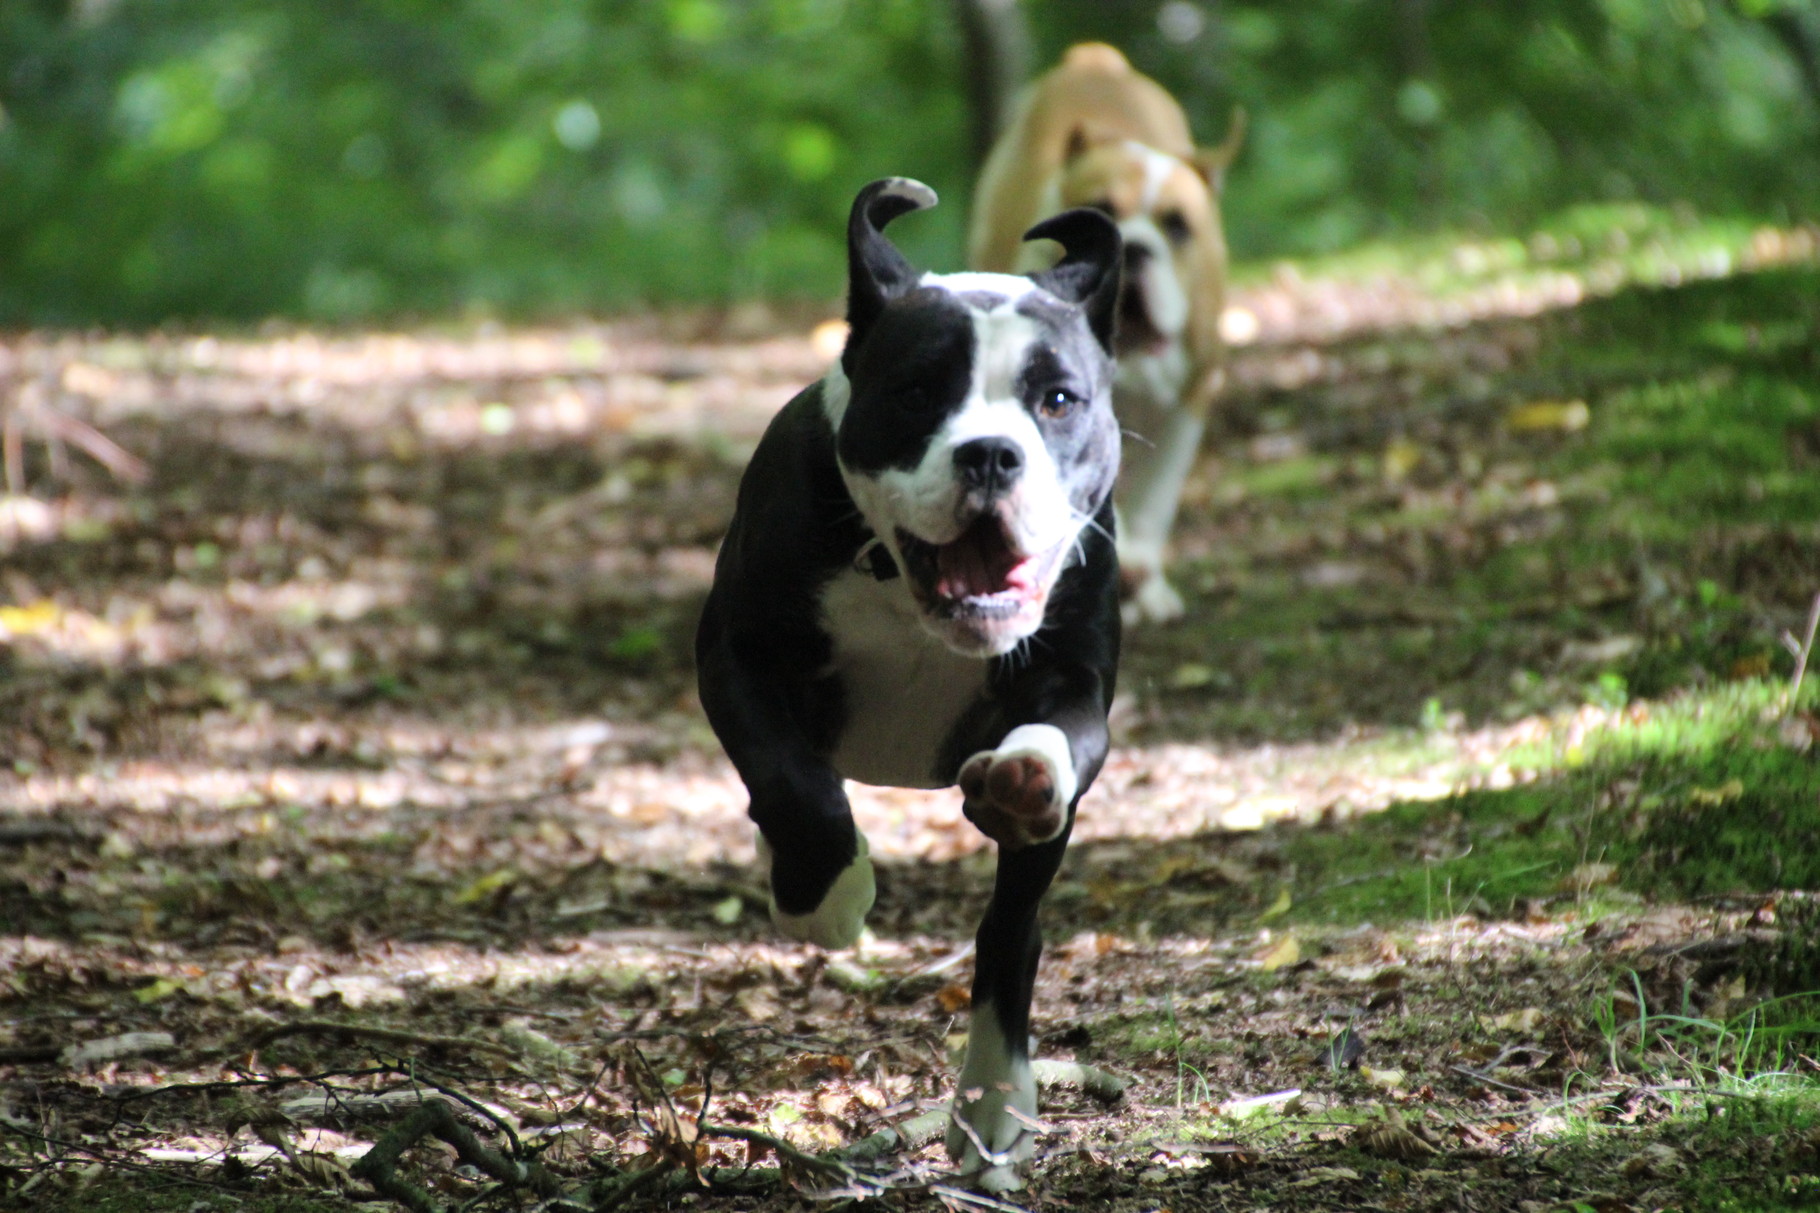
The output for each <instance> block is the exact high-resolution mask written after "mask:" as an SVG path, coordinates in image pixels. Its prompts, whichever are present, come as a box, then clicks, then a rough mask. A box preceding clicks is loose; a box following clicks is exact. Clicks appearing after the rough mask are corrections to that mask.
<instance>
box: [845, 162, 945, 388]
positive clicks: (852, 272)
mask: <svg viewBox="0 0 1820 1213" xmlns="http://www.w3.org/2000/svg"><path fill="white" fill-rule="evenodd" d="M934 205H935V191H934V190H932V189H930V188H929V187H928V186H926V185H924V184H923V183H922V182H920V181H912V180H910V178H908V177H886V178H884V179H883V180H879V181H874V182H873V183H872V184H871V185H868V186H867V187H866V188H865V189H862V190H861V191H860V192H859V197H857V198H855V199H854V200H853V212H852V214H851V215H849V216H848V218H847V329H848V335H847V350H848V353H844V354H842V355H841V363H842V365H843V366H846V367H847V369H848V370H849V371H851V370H852V369H853V368H852V367H851V366H847V360H848V356H849V354H850V353H851V351H853V350H854V349H856V348H857V347H858V345H859V342H860V339H861V338H862V337H864V336H865V333H866V330H867V329H868V328H870V327H872V322H873V321H874V320H876V319H878V314H879V313H880V312H881V311H883V310H884V308H885V304H886V303H888V302H890V301H891V300H892V299H895V298H897V297H898V296H899V295H902V294H904V293H905V292H906V291H908V290H909V289H910V288H911V287H913V286H915V285H916V280H917V277H918V275H917V272H916V270H914V269H913V268H911V265H910V263H909V262H908V261H905V260H904V255H903V254H902V253H900V252H898V251H897V246H896V245H894V244H892V243H891V242H890V241H889V240H887V239H885V236H884V233H883V232H882V231H881V230H880V229H882V228H883V227H884V226H885V225H886V224H887V223H890V222H891V221H892V220H893V219H895V218H897V217H898V216H899V215H902V214H906V213H908V212H910V211H921V210H927V209H928V208H929V207H932V206H934Z"/></svg>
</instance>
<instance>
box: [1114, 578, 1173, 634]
mask: <svg viewBox="0 0 1820 1213" xmlns="http://www.w3.org/2000/svg"><path fill="white" fill-rule="evenodd" d="M1187 613H1188V604H1187V602H1185V601H1184V600H1183V598H1182V595H1181V593H1180V592H1179V591H1178V590H1177V589H1176V588H1175V587H1174V586H1172V585H1170V584H1169V579H1168V578H1167V577H1165V576H1163V571H1162V570H1161V569H1152V570H1149V571H1148V572H1146V573H1145V574H1143V576H1142V577H1141V579H1140V580H1139V581H1138V582H1137V584H1136V586H1134V587H1133V588H1132V590H1131V592H1130V594H1129V595H1128V596H1127V597H1126V599H1125V602H1124V605H1123V606H1121V607H1120V608H1119V614H1120V616H1121V617H1122V618H1123V620H1124V621H1125V623H1126V624H1127V625H1129V626H1132V627H1136V626H1138V625H1140V624H1146V623H1153V624H1154V623H1169V622H1171V621H1173V620H1176V619H1180V618H1181V617H1182V616H1183V615H1185V614H1187Z"/></svg>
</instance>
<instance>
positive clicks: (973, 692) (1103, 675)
mask: <svg viewBox="0 0 1820 1213" xmlns="http://www.w3.org/2000/svg"><path fill="white" fill-rule="evenodd" d="M933 205H935V193H934V191H932V190H931V189H929V187H928V186H926V185H923V184H921V183H920V182H916V181H909V180H906V179H903V178H890V179H887V180H883V181H876V182H874V183H872V184H871V185H869V186H867V187H866V188H865V189H863V190H862V191H860V194H859V197H858V198H857V199H855V201H854V204H853V212H852V216H851V218H850V219H849V221H848V227H847V245H848V258H849V267H848V273H849V294H848V301H847V318H848V321H849V324H850V333H849V335H848V338H847V345H846V349H845V351H844V352H843V353H842V354H841V358H840V362H839V364H838V365H837V366H835V367H834V368H833V369H832V370H830V371H829V372H828V374H827V376H826V377H825V378H824V379H822V380H821V381H820V382H818V383H816V384H814V385H812V386H810V387H809V388H808V389H806V390H805V391H803V392H801V393H800V394H799V395H797V396H796V398H795V399H793V400H792V401H791V402H790V403H789V404H787V405H785V406H784V408H783V411H782V412H780V413H779V414H778V416H777V418H776V419H775V420H774V421H773V422H772V423H771V426H770V428H769V429H768V430H767V431H766V432H765V435H764V438H763V439H762V440H761V441H760V442H759V445H758V449H757V451H756V452H755V453H754V454H753V456H752V463H751V465H750V466H749V467H748V468H747V470H746V474H745V478H744V480H743V481H742V482H741V484H740V489H739V501H738V507H737V513H736V514H735V516H734V519H733V523H732V527H731V529H730V530H729V531H728V533H727V537H726V541H725V543H724V544H723V545H722V547H721V551H720V557H719V561H718V563H717V564H716V566H715V572H714V588H713V591H712V592H711V593H710V594H709V596H708V602H707V607H706V609H705V611H704V613H703V615H702V621H701V630H700V633H699V634H698V636H697V639H696V658H697V663H698V667H699V673H700V679H701V698H702V705H703V707H705V708H706V709H707V714H708V719H709V721H710V722H711V723H712V724H713V726H714V731H715V732H716V733H717V734H718V735H719V736H720V740H721V744H722V745H724V746H725V747H726V750H727V754H728V756H729V757H731V758H732V760H733V765H734V766H735V767H737V768H738V770H739V774H740V777H741V778H742V779H743V780H745V783H746V788H747V790H748V791H749V792H750V793H751V796H752V805H751V810H750V811H751V815H752V819H753V821H755V822H756V823H757V824H758V828H759V833H760V841H759V853H760V857H761V859H762V860H763V861H764V862H765V863H766V864H767V865H768V867H769V869H770V882H771V886H770V887H771V916H772V919H773V920H774V921H775V922H776V924H777V926H778V927H779V928H780V929H781V930H782V931H783V932H784V933H785V934H787V935H791V936H794V937H795V938H797V939H803V940H808V941H810V942H813V943H817V944H820V945H822V946H823V947H828V948H840V947H846V946H848V945H850V944H852V943H853V942H854V941H855V940H856V939H857V938H858V937H859V934H860V931H861V929H862V928H863V926H864V920H865V916H866V912H867V911H868V910H869V909H870V908H871V906H872V899H873V876H872V861H871V860H870V859H869V858H868V856H867V848H866V840H865V838H864V836H862V835H861V834H860V833H859V832H858V830H857V829H855V827H854V824H853V817H852V813H851V811H850V809H849V807H848V803H847V796H846V793H845V792H844V791H843V789H842V786H841V781H842V780H843V779H856V780H859V781H861V782H864V783H871V784H884V785H889V786H895V787H916V788H940V787H949V786H951V785H954V784H957V783H958V784H959V785H960V788H961V792H962V795H963V797H964V800H963V804H962V811H963V812H964V813H965V814H966V815H967V817H968V818H969V819H970V820H972V821H973V823H974V824H975V825H977V826H978V827H979V828H980V829H981V830H982V831H984V832H985V833H986V834H987V835H988V836H990V837H991V838H993V839H994V840H995V841H996V842H997V843H998V844H999V862H998V876H997V881H996V884H995V886H994V888H993V893H992V902H991V905H990V906H989V907H988V909H987V911H986V916H985V918H984V920H983V921H982V922H981V923H980V928H979V942H978V949H977V955H976V961H975V963H976V973H975V976H974V982H973V1010H972V1021H971V1025H970V1030H969V1033H968V1037H967V1056H966V1061H965V1063H964V1065H963V1066H962V1069H961V1075H960V1081H959V1093H958V1094H957V1095H956V1097H955V1105H954V1120H953V1125H952V1127H951V1129H950V1131H949V1134H948V1152H949V1154H950V1156H951V1157H953V1158H954V1159H955V1160H956V1161H957V1162H958V1163H959V1164H960V1167H961V1170H962V1171H963V1172H965V1173H970V1174H973V1175H974V1176H975V1182H977V1183H978V1184H980V1185H981V1186H982V1187H985V1188H988V1189H1005V1188H1011V1187H1015V1186H1017V1185H1018V1184H1019V1183H1020V1182H1021V1176H1020V1174H1019V1167H1020V1165H1021V1164H1022V1163H1024V1162H1026V1161H1027V1160H1028V1159H1029V1158H1030V1156H1031V1154H1032V1152H1033V1149H1034V1142H1033V1140H1032V1135H1031V1131H1030V1127H1031V1124H1032V1123H1033V1122H1032V1118H1033V1117H1034V1115H1035V1112H1036V1086H1035V1083H1034V1081H1033V1079H1032V1076H1031V1069H1030V1060H1029V1049H1028V1036H1029V1021H1030V998H1031V990H1032V988H1033V986H1034V984H1035V979H1036V962H1037V956H1038V953H1039V952H1040V950H1041V941H1040V939H1039V936H1038V933H1037V925H1036V912H1037V903H1038V902H1039V901H1041V899H1042V897H1043V894H1044V893H1045V892H1046V891H1047V890H1048V888H1049V883H1050V881H1051V880H1052V879H1053V878H1054V876H1055V872H1056V869H1057V867H1058V866H1059V865H1060V863H1061V859H1062V852H1063V849H1064V848H1065V847H1066V846H1067V843H1068V833H1069V829H1070V827H1071V826H1072V824H1073V821H1074V806H1075V803H1076V801H1078V800H1079V799H1080V796H1081V793H1083V792H1085V791H1086V790H1087V786H1088V785H1089V784H1090V783H1092V782H1093V778H1094V776H1095V775H1097V774H1098V773H1099V769H1100V764H1101V762H1102V761H1103V760H1104V759H1105V756H1106V747H1107V732H1106V710H1107V706H1108V705H1109V704H1110V702H1111V700H1112V689H1113V678H1114V675H1115V672H1116V668H1117V663H1118V649H1119V597H1118V566H1117V558H1116V556H1115V554H1114V550H1113V536H1112V527H1113V521H1112V504H1111V496H1112V486H1113V481H1114V479H1115V478H1116V477H1117V475H1118V464H1119V428H1118V423H1117V422H1116V421H1115V420H1114V419H1113V414H1112V398H1111V391H1112V380H1113V364H1112V357H1111V353H1110V351H1111V348H1112V338H1113V331H1112V330H1113V324H1114V319H1115V311H1116V308H1117V303H1118V276H1119V249H1120V244H1119V235H1118V231H1117V229H1116V228H1115V227H1114V226H1113V224H1112V222H1111V221H1110V220H1108V219H1107V218H1106V217H1105V216H1103V215H1101V214H1099V213H1098V212H1095V211H1089V210H1077V211H1070V212H1067V213H1065V214H1062V215H1058V216H1056V217H1054V218H1052V219H1050V220H1048V221H1047V222H1044V223H1042V224H1040V225H1038V226H1037V227H1035V228H1033V229H1031V231H1030V233H1029V237H1028V238H1030V239H1036V238H1039V237H1040V238H1047V239H1050V240H1054V241H1056V242H1058V243H1059V244H1061V245H1062V246H1063V247H1064V248H1065V249H1066V256H1065V258H1064V259H1063V260H1062V261H1061V263H1060V264H1058V265H1057V266H1055V268H1053V269H1051V270H1048V271H1046V272H1044V273H1041V274H1036V275H1034V276H1032V277H1028V278H1024V277H1017V276H1013V275H1009V274H982V273H959V274H947V275H940V274H919V273H918V272H917V271H916V270H914V269H912V268H911V267H910V265H909V264H908V262H906V261H905V259H904V257H903V256H902V254H900V253H899V252H898V250H897V249H896V248H895V247H894V246H893V245H892V244H891V243H890V242H889V241H888V240H886V239H885V237H884V236H883V235H882V234H881V233H880V229H881V228H882V227H884V226H885V225H886V224H887V223H889V222H890V221H891V220H892V219H894V218H896V217H897V216H899V215H901V214H904V213H905V212H908V211H914V210H921V209H923V208H925V207H929V206H933Z"/></svg>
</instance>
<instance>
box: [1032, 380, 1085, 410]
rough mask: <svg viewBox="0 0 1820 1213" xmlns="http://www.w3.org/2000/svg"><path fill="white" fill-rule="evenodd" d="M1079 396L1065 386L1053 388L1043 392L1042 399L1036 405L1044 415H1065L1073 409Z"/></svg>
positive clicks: (1078, 400)
mask: <svg viewBox="0 0 1820 1213" xmlns="http://www.w3.org/2000/svg"><path fill="white" fill-rule="evenodd" d="M1080 402H1081V398H1080V397H1079V396H1076V395H1075V394H1074V393H1073V392H1071V391H1069V390H1068V389H1067V388H1062V387H1058V388H1053V389H1051V390H1050V391H1047V392H1044V393H1043V399H1042V401H1041V402H1040V403H1039V404H1038V405H1037V407H1038V408H1039V409H1041V410H1042V411H1043V416H1045V417H1065V416H1067V415H1068V414H1069V413H1071V412H1073V411H1074V408H1075V406H1076V405H1078V404H1079V403H1080Z"/></svg>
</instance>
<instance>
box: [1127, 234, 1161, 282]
mask: <svg viewBox="0 0 1820 1213" xmlns="http://www.w3.org/2000/svg"><path fill="white" fill-rule="evenodd" d="M1124 256H1125V273H1127V274H1135V273H1136V272H1137V271H1139V270H1141V269H1143V268H1144V267H1145V266H1146V265H1148V264H1150V259H1151V258H1152V257H1155V256H1156V251H1155V250H1154V249H1152V248H1151V247H1150V246H1149V245H1148V244H1139V243H1138V242H1137V241H1135V240H1127V241H1126V242H1125V250H1124Z"/></svg>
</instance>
